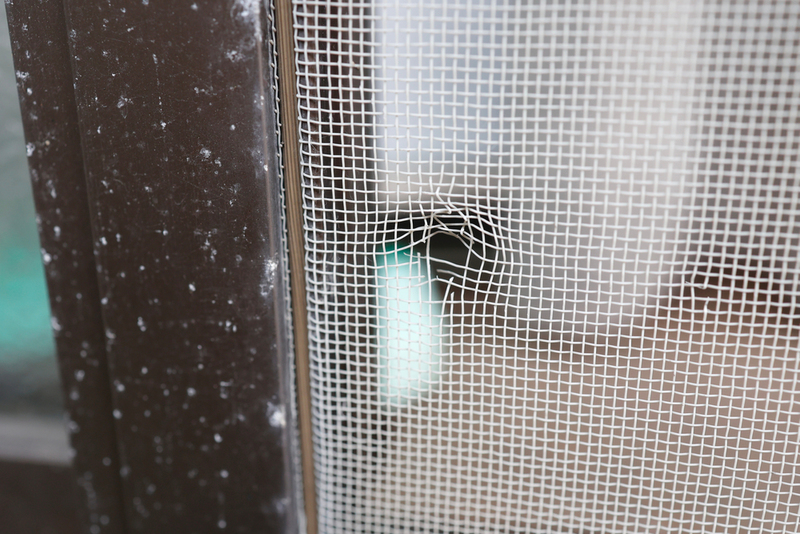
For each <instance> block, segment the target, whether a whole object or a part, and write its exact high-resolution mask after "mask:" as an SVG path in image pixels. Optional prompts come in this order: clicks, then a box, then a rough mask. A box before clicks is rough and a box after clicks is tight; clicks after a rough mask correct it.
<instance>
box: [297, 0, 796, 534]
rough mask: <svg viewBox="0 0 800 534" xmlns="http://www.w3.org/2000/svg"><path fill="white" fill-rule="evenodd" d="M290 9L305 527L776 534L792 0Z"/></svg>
mask: <svg viewBox="0 0 800 534" xmlns="http://www.w3.org/2000/svg"><path fill="white" fill-rule="evenodd" d="M294 9H295V25H296V33H295V47H296V53H297V57H296V61H297V66H298V79H297V82H298V99H299V110H300V132H301V154H302V159H303V161H302V165H303V168H302V171H303V180H304V190H303V191H304V202H305V205H304V210H305V237H306V267H307V272H306V277H307V291H308V314H309V328H310V334H309V335H310V344H311V366H312V367H311V373H312V405H313V413H314V440H315V441H314V447H315V466H316V477H317V497H318V513H319V522H320V531H321V532H322V533H345V532H347V533H351V532H353V533H359V532H363V533H383V532H429V533H437V534H438V533H443V534H449V533H454V534H455V533H458V534H461V533H468V532H472V533H487V532H504V533H505V532H509V533H511V532H574V533H579V534H588V533H603V534H605V533H612V532H613V533H616V532H625V533H644V532H648V533H678V532H680V533H710V532H713V533H721V532H725V533H733V532H737V533H739V532H765V533H766V532H786V533H789V532H798V531H800V481H798V480H797V477H798V476H800V463H799V462H800V457H799V456H798V453H799V452H800V451H798V443H800V437H799V436H800V433H799V432H800V404H799V402H800V390H799V389H798V383H797V382H798V379H800V372H799V371H800V354H798V339H799V338H800V307H798V306H799V305H800V302H798V297H799V296H800V285H798V277H799V276H800V270H799V268H798V265H797V257H798V252H800V226H798V223H799V222H800V221H799V220H798V219H800V206H799V205H798V202H800V180H799V179H798V178H800V176H798V167H797V159H798V153H799V151H800V88H798V82H800V74H798V65H800V3H797V2H791V1H785V2H756V1H740V2H735V1H730V2H727V1H726V2H712V1H710V0H709V1H702V0H700V1H697V0H672V1H668V0H654V1H632V0H631V1H627V0H608V1H601V0H561V1H531V2H516V3H509V2H505V1H500V2H494V1H490V0H429V1H425V2H423V1H422V0H409V1H406V2H390V1H388V0H376V1H374V2H359V1H357V0H353V1H337V0H330V1H314V0H295V3H294Z"/></svg>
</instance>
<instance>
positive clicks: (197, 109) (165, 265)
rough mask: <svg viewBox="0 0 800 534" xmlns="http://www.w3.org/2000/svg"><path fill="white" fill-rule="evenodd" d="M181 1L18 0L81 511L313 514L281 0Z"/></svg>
mask: <svg viewBox="0 0 800 534" xmlns="http://www.w3.org/2000/svg"><path fill="white" fill-rule="evenodd" d="M159 4H160V3H158V2H150V1H148V0H139V1H137V2H126V3H125V4H124V5H116V4H115V5H113V6H112V5H109V4H97V3H95V2H80V1H78V0H63V1H62V0H42V1H41V2H37V3H30V2H21V1H19V0H17V1H14V2H10V3H8V4H7V12H8V18H9V28H10V31H11V37H12V47H13V52H14V61H15V68H16V70H17V71H18V73H20V74H19V75H18V89H19V95H20V103H21V107H22V116H23V126H24V130H25V137H26V143H28V144H29V146H33V148H34V150H33V151H32V153H31V155H30V157H29V165H30V169H31V177H32V182H33V189H34V197H35V204H36V210H37V214H38V215H39V217H40V219H41V225H40V240H41V245H42V247H43V249H44V250H46V251H47V253H48V254H49V257H50V262H49V263H48V264H47V265H46V266H45V270H46V276H47V283H48V289H49V293H50V303H51V310H52V315H53V318H54V325H55V335H56V348H57V354H58V361H59V367H60V373H61V380H62V388H63V392H64V397H65V404H66V410H67V412H68V416H69V418H70V419H71V421H72V424H71V425H70V426H71V427H72V428H73V431H72V433H71V436H70V439H71V444H72V447H73V449H74V452H75V456H74V460H73V466H74V468H75V470H76V472H77V481H76V484H77V487H78V488H79V491H78V499H79V501H80V502H79V505H78V509H79V511H81V512H82V513H81V518H80V520H81V529H82V531H85V532H91V533H92V534H95V533H100V532H102V533H113V534H116V533H134V532H142V533H157V532H165V533H184V532H185V533H191V532H198V533H199V532H213V531H220V532H222V531H235V532H254V533H255V532H296V531H297V529H298V517H297V513H296V510H297V502H296V500H297V499H296V497H295V496H296V488H295V487H294V486H295V483H294V480H295V479H296V477H295V473H294V468H293V466H294V465H295V462H294V461H293V457H292V454H294V452H293V451H291V450H290V449H291V447H292V443H293V436H292V435H291V434H292V429H294V428H296V425H295V422H294V420H293V412H294V410H293V409H292V401H291V395H292V391H293V385H292V383H291V382H290V380H291V376H292V365H293V356H292V353H291V350H292V346H291V342H290V340H291V335H290V332H289V328H290V326H289V322H290V321H289V319H288V315H287V314H288V308H289V305H288V302H287V298H286V295H287V293H288V290H287V284H288V279H287V274H286V273H287V268H286V265H285V260H284V247H283V223H282V212H283V208H282V204H281V189H280V188H281V168H280V161H279V138H278V132H277V128H278V120H277V111H276V109H275V106H276V101H277V99H276V98H275V91H276V72H275V61H274V60H273V58H274V57H275V56H274V53H275V50H274V29H273V25H272V13H270V12H268V11H267V10H268V7H267V6H265V4H263V3H258V2H241V1H238V2H237V1H229V2H224V3H220V2H212V1H199V0H198V1H197V2H196V3H194V4H192V3H191V2H187V3H186V4H181V5H177V4H175V3H165V4H161V5H159ZM56 227H58V228H59V231H58V232H56V231H55V228H56ZM31 472H32V471H31ZM61 476H63V473H62V475H61Z"/></svg>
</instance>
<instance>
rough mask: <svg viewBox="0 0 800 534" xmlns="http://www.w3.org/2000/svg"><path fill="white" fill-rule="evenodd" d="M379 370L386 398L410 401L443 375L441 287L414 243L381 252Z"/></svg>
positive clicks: (398, 403)
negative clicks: (415, 249) (440, 373)
mask: <svg viewBox="0 0 800 534" xmlns="http://www.w3.org/2000/svg"><path fill="white" fill-rule="evenodd" d="M375 281H376V286H377V290H376V307H377V334H378V335H377V340H378V376H379V389H380V395H381V400H382V402H383V403H384V404H388V405H389V406H391V407H400V406H403V405H407V404H408V403H409V402H410V401H412V400H415V399H418V398H420V397H422V396H424V395H425V394H426V393H427V392H429V391H430V390H431V389H432V387H433V386H434V384H435V382H436V381H437V380H438V378H437V375H438V372H439V371H440V370H441V366H442V354H443V348H444V346H445V345H446V344H445V342H444V338H445V336H446V326H447V325H446V323H445V320H444V311H443V305H442V296H441V292H440V291H439V290H438V288H437V286H436V284H435V283H434V281H433V280H432V278H431V276H430V271H429V268H428V265H427V262H426V261H425V259H424V258H423V257H421V256H420V255H419V254H416V253H414V251H413V250H412V248H411V246H410V245H405V244H403V243H395V244H389V245H385V246H384V247H383V249H382V250H379V251H378V253H377V254H376V256H375Z"/></svg>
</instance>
